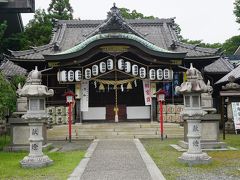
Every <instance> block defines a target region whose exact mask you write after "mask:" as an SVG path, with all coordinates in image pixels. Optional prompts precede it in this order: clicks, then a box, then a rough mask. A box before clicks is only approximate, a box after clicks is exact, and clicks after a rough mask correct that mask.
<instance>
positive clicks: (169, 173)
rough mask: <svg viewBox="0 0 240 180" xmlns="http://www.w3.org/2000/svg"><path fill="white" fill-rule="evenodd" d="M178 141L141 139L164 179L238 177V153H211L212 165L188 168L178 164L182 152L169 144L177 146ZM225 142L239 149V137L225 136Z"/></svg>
mask: <svg viewBox="0 0 240 180" xmlns="http://www.w3.org/2000/svg"><path fill="white" fill-rule="evenodd" d="M179 140H180V139H167V140H164V141H161V140H160V139H141V142H142V143H143V145H144V147H145V148H146V150H147V152H148V153H149V155H150V156H151V157H152V159H153V160H154V162H155V163H156V165H157V166H158V167H159V169H160V170H161V172H162V173H163V175H164V176H165V178H166V179H167V180H168V179H170V180H171V179H176V178H179V177H187V176H188V175H192V174H197V175H199V176H201V175H204V174H207V173H209V174H214V175H217V176H221V175H224V176H236V177H240V171H239V170H237V169H239V168H240V152H239V150H238V151H211V152H208V155H209V156H211V157H212V160H213V161H212V163H211V164H208V165H195V166H193V167H188V166H187V165H185V164H182V163H179V162H178V157H180V156H181V155H182V152H178V151H176V150H175V149H173V148H172V147H171V146H170V144H177V143H178V141H179ZM225 142H227V143H228V145H229V146H232V147H236V148H239V147H240V135H227V138H226V140H225Z"/></svg>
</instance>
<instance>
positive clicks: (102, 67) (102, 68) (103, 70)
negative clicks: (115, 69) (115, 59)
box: [99, 62, 107, 73]
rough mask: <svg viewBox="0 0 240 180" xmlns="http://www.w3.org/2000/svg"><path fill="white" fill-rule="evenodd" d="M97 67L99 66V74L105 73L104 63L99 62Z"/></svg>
mask: <svg viewBox="0 0 240 180" xmlns="http://www.w3.org/2000/svg"><path fill="white" fill-rule="evenodd" d="M99 66H100V72H101V73H105V72H106V70H107V69H106V63H105V62H100V64H99Z"/></svg>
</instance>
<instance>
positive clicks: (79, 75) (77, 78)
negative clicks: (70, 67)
mask: <svg viewBox="0 0 240 180" xmlns="http://www.w3.org/2000/svg"><path fill="white" fill-rule="evenodd" d="M81 79H82V72H81V70H76V71H75V81H81Z"/></svg>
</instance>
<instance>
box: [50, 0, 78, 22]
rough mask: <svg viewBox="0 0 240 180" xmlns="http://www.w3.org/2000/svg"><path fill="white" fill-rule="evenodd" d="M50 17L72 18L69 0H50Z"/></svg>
mask: <svg viewBox="0 0 240 180" xmlns="http://www.w3.org/2000/svg"><path fill="white" fill-rule="evenodd" d="M48 12H49V15H50V16H51V18H55V19H62V20H70V19H73V15H72V13H73V8H72V7H71V5H70V3H69V0H52V1H51V3H50V4H49V8H48Z"/></svg>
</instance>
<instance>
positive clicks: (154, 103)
mask: <svg viewBox="0 0 240 180" xmlns="http://www.w3.org/2000/svg"><path fill="white" fill-rule="evenodd" d="M156 119H157V100H156V97H152V105H151V122H153V121H154V120H156Z"/></svg>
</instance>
